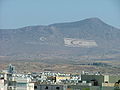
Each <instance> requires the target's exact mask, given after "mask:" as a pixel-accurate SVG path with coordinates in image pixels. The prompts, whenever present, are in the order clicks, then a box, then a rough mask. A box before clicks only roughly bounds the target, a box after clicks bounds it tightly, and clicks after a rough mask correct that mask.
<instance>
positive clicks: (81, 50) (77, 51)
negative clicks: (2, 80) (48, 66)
mask: <svg viewBox="0 0 120 90" xmlns="http://www.w3.org/2000/svg"><path fill="white" fill-rule="evenodd" d="M119 58H120V29H117V28H115V27H113V26H110V25H108V24H106V23H104V22H103V21H101V20H100V19H98V18H88V19H85V20H81V21H77V22H69V23H56V24H51V25H48V26H39V25H38V26H27V27H23V28H18V29H0V60H32V61H35V60H38V61H41V60H42V61H43V62H44V61H45V62H49V61H51V60H52V61H53V62H60V61H64V62H66V61H71V60H73V61H74V60H86V59H92V60H103V59H106V60H119ZM49 63H50V62H49Z"/></svg>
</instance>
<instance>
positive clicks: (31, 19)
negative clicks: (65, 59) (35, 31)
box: [0, 0, 120, 28]
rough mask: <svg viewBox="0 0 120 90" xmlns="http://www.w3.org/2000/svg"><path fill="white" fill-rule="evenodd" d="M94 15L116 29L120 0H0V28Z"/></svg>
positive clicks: (119, 19) (57, 21)
mask: <svg viewBox="0 0 120 90" xmlns="http://www.w3.org/2000/svg"><path fill="white" fill-rule="evenodd" d="M90 17H98V18H100V19H102V20H103V21H104V22H106V23H108V24H110V25H113V26H115V27H118V28H120V0H0V28H19V27H24V26H29V25H48V24H52V23H60V22H72V21H79V20H82V19H85V18H90Z"/></svg>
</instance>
